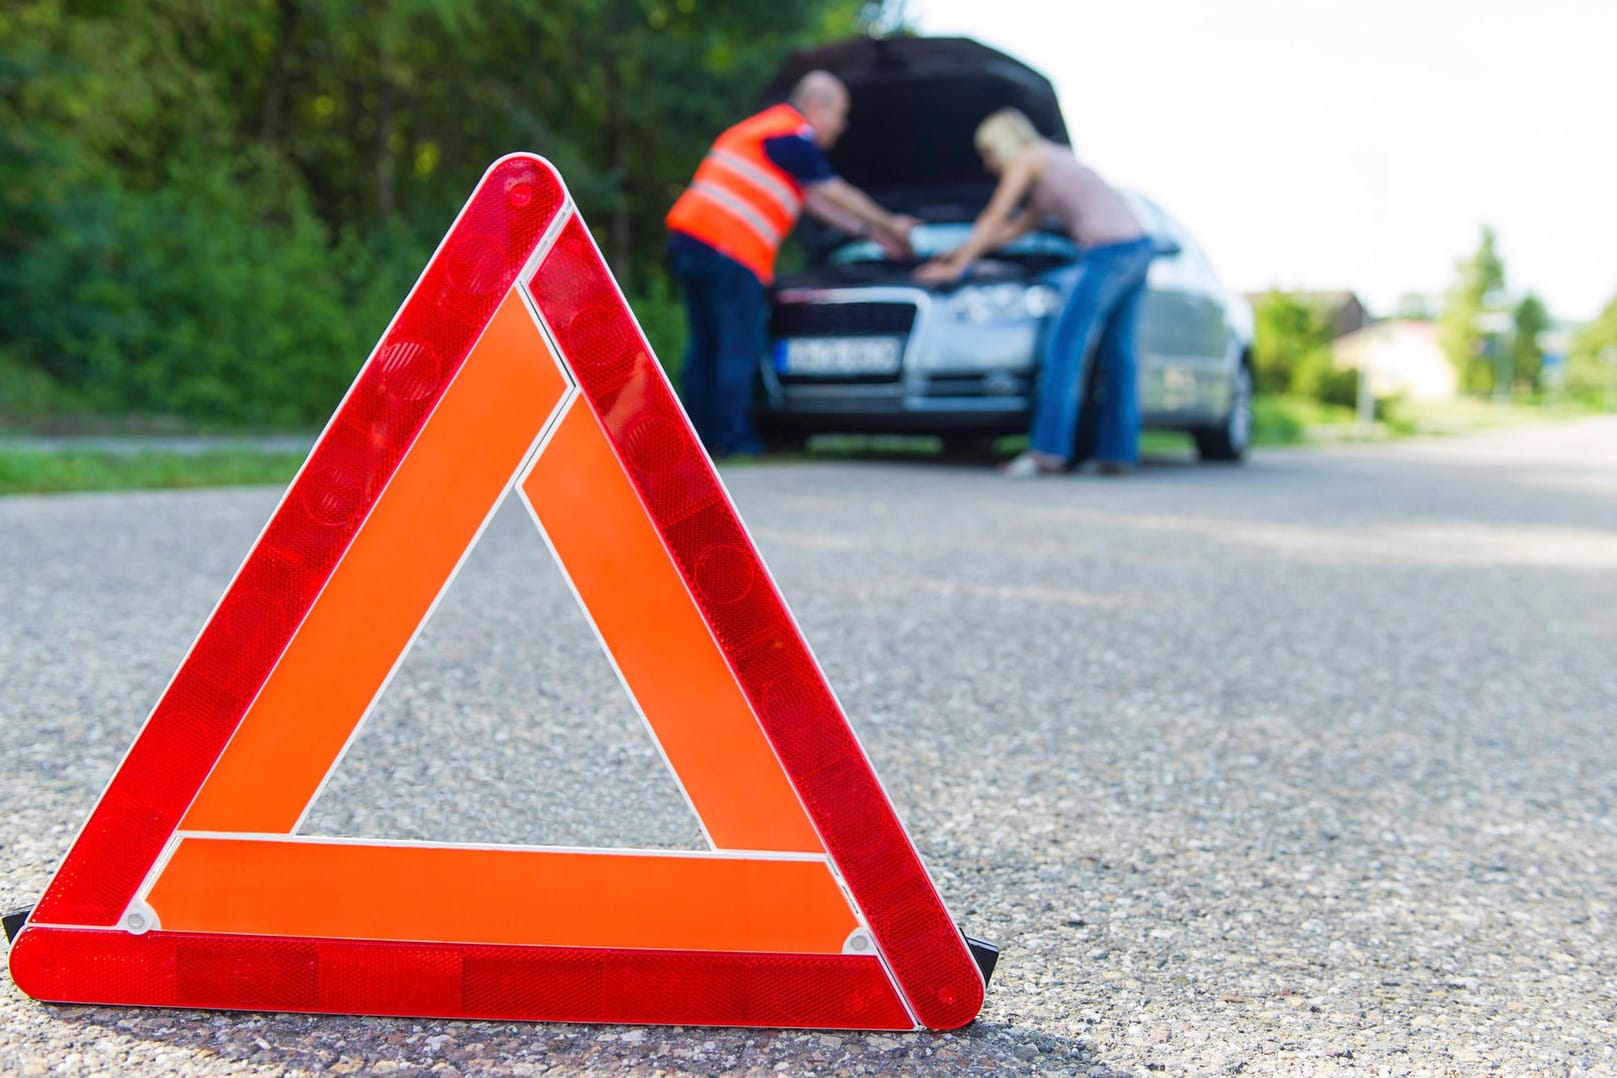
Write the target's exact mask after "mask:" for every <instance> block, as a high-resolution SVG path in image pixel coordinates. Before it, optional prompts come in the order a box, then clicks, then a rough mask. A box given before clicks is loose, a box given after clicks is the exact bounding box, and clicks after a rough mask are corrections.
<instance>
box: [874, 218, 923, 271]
mask: <svg viewBox="0 0 1617 1078" xmlns="http://www.w3.org/2000/svg"><path fill="white" fill-rule="evenodd" d="M920 223H921V221H920V218H918V217H910V216H907V215H905V214H899V213H894V214H888V215H887V218H886V219H885V220H883V221H882V223H881V224H879V225H877V226H876V227H875V228H874V229H872V231H871V237H870V238H871V239H873V240H875V241H876V244H877V246H879V247H880V248H881V250H882V254H883V255H885V256H886V257H888V258H890V259H893V260H895V261H897V260H900V259H902V260H906V261H907V260H909V259H911V258H914V257H915V248H914V247H913V246H912V245H911V244H910V232H911V231H913V230H914V228H915V226H916V225H918V224H920Z"/></svg>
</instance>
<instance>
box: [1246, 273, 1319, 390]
mask: <svg viewBox="0 0 1617 1078" xmlns="http://www.w3.org/2000/svg"><path fill="white" fill-rule="evenodd" d="M1253 319H1254V325H1253V342H1252V364H1253V368H1254V373H1255V375H1256V378H1257V388H1258V391H1259V392H1260V393H1275V394H1279V393H1300V394H1303V395H1308V396H1312V395H1313V393H1314V391H1315V390H1316V389H1317V388H1318V382H1319V380H1320V378H1321V377H1322V376H1323V374H1324V372H1326V371H1328V370H1329V369H1330V368H1331V364H1332V357H1331V323H1330V314H1329V312H1328V311H1326V310H1324V309H1323V307H1322V306H1321V305H1320V304H1317V303H1312V302H1310V301H1308V300H1306V299H1304V298H1302V297H1299V296H1295V295H1291V294H1289V293H1285V292H1280V291H1275V290H1271V291H1270V292H1268V293H1267V294H1266V295H1264V296H1263V297H1262V298H1261V299H1259V301H1258V302H1257V304H1256V305H1255V309H1254V311H1253Z"/></svg>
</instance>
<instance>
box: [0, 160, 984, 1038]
mask: <svg viewBox="0 0 1617 1078" xmlns="http://www.w3.org/2000/svg"><path fill="white" fill-rule="evenodd" d="M508 490H515V491H517V492H518V493H519V496H521V497H522V498H523V499H524V501H525V502H526V504H527V506H528V508H529V510H530V512H531V513H532V514H533V517H534V520H535V523H536V524H537V525H538V526H539V528H540V530H541V532H542V533H543V534H544V536H545V539H546V541H547V542H548V543H549V544H550V545H551V547H552V550H553V551H554V552H555V554H556V556H557V559H558V561H559V562H560V563H561V564H562V565H563V568H564V570H565V571H567V572H568V573H569V574H570V579H571V580H572V582H573V584H574V586H575V590H576V591H577V592H578V594H579V598H580V601H581V602H582V603H583V604H584V606H585V608H586V610H587V612H588V613H589V614H590V616H591V618H592V619H593V622H594V624H595V626H596V628H597V631H598V633H599V634H600V636H601V638H602V642H603V644H604V645H606V646H607V648H608V651H609V653H610V654H611V656H612V658H613V661H614V663H615V664H616V665H617V667H618V669H619V673H620V675H621V676H622V677H623V679H624V682H625V685H626V687H628V688H630V690H631V694H632V695H633V696H634V697H635V700H636V704H637V707H639V708H640V710H641V711H642V714H643V716H644V717H645V718H646V719H647V722H648V725H649V726H650V727H651V728H652V731H653V733H654V734H655V735H656V737H657V738H658V741H659V745H660V747H661V748H662V749H663V751H664V754H665V756H666V757H667V758H668V760H669V763H670V765H671V767H672V768H673V770H674V771H675V773H676V777H677V778H678V779H679V780H680V781H681V783H682V785H683V787H684V788H685V790H686V793H687V796H688V798H689V799H690V801H691V803H692V806H693V808H695V809H696V810H697V811H698V814H699V816H700V818H701V821H702V824H703V828H704V831H705V832H706V833H707V835H708V838H709V841H710V843H711V844H712V846H713V850H712V851H709V852H698V853H691V854H681V853H679V852H675V851H658V852H655V853H652V852H648V851H577V850H553V849H532V848H529V849H516V848H474V847H452V846H443V845H437V846H434V845H430V844H420V843H377V842H357V841H355V842H349V841H347V840H338V839H333V840H323V839H311V838H306V837H303V836H298V835H297V834H296V831H297V826H298V823H299V822H300V821H301V818H302V814H303V813H304V812H306V810H307V806H308V804H309V803H310V802H311V801H312V799H313V797H314V796H315V794H316V793H317V792H318V788H319V784H320V782H322V781H323V780H324V777H325V775H326V774H327V773H329V770H330V769H331V768H332V767H334V766H335V761H336V759H337V758H338V757H339V756H340V755H341V752H342V749H343V746H344V745H345V744H346V743H347V741H348V739H350V738H351V737H352V736H353V732H354V729H355V728H356V727H357V725H358V723H359V722H360V721H361V720H362V718H363V716H364V714H365V712H366V710H367V709H368V707H369V706H370V702H371V701H372V700H373V699H374V696H375V693H376V692H377V691H378V686H379V685H380V683H381V682H382V681H384V680H385V677H386V676H387V673H388V671H390V670H391V669H392V667H393V665H394V664H396V663H397V661H398V660H399V658H400V657H401V656H402V654H403V652H404V651H405V650H407V648H408V646H409V641H410V638H411V637H412V636H413V633H414V632H415V630H416V628H417V627H418V626H419V624H420V622H421V620H422V619H423V618H424V617H425V616H426V613H427V612H428V611H429V610H430V606H431V603H432V601H433V600H434V598H435V596H436V595H437V594H438V593H439V591H440V590H441V588H442V587H444V586H446V584H447V581H448V579H450V578H451V577H452V576H453V574H454V571H455V569H456V567H457V566H458V564H459V561H460V559H461V558H463V557H464V555H465V552H466V550H467V549H469V547H470V544H471V543H472V542H474V541H475V538H476V535H477V533H478V531H479V530H480V528H481V526H482V523H483V522H484V521H486V518H487V516H488V515H489V514H491V513H492V512H493V507H494V506H496V505H497V504H499V500H500V499H501V498H502V497H503V496H504V495H505V493H506V492H507V491H508ZM429 513H430V515H431V517H432V519H433V520H434V521H435V522H437V523H435V525H434V527H432V528H426V529H423V528H421V527H419V526H418V525H419V523H420V521H421V520H422V519H423V517H424V515H425V514H429ZM401 567H403V568H407V569H408V570H409V571H400V570H401ZM626 572H627V573H636V574H639V575H637V576H635V578H634V583H635V587H634V589H632V590H633V593H634V594H633V597H632V599H630V598H626V597H625V593H626V592H627V591H629V590H630V589H627V588H624V587H623V586H621V574H623V573H626ZM659 604H660V605H659ZM648 611H649V612H650V613H649V614H648ZM648 620H650V621H654V622H657V623H658V624H666V625H667V626H668V628H667V629H666V632H665V633H664V635H663V636H662V637H660V638H659V637H657V635H656V634H655V633H653V634H651V635H650V637H648V638H646V639H641V637H642V636H644V635H645V634H643V633H642V632H640V631H639V630H638V628H631V627H633V626H636V625H643V624H644V623H645V622H646V621H648ZM620 629H621V631H620ZM361 630H363V631H361ZM390 634H391V635H390ZM670 669H675V670H678V671H680V672H681V675H682V679H680V680H681V684H680V685H677V686H674V685H671V684H670V682H671V681H673V680H676V679H672V678H670V677H669V676H668V674H669V671H670ZM288 724H291V726H289V725H288ZM435 878H444V879H448V880H449V881H450V885H449V886H445V885H442V884H437V885H435V884H433V883H432V882H431V881H432V880H433V879H435ZM243 881H250V883H249V882H243ZM400 893H408V894H410V895H412V896H414V897H412V898H410V899H407V900H397V901H396V900H395V896H397V895H398V894H400ZM381 894H387V895H388V896H389V897H388V898H387V899H386V900H385V901H382V900H379V899H378V895H381ZM648 895H650V896H651V897H650V898H649V899H648V898H647V897H646V896H648ZM398 902H403V905H402V906H400V905H398ZM384 907H385V908H384ZM10 969H11V973H12V977H13V978H14V979H15V981H16V983H17V984H18V986H19V987H20V988H22V990H23V991H25V992H27V993H28V994H29V995H31V996H33V997H35V998H37V999H42V1000H50V1001H56V1002H74V1003H99V1004H134V1005H152V1006H180V1007H206V1008H225V1009H253V1010H296V1011H313V1012H332V1013H359V1014H378V1015H407V1016H423V1017H426V1016H431V1017H447V1018H475V1019H538V1020H559V1021H561V1020H564V1021H585V1022H628V1023H667V1024H681V1025H685V1024H690V1025H741V1026H788V1027H825V1028H851V1029H916V1028H928V1029H954V1028H958V1027H960V1026H963V1025H965V1024H967V1023H968V1022H970V1021H971V1020H972V1019H973V1018H974V1017H975V1016H976V1015H977V1013H978V1011H979V1009H980V1008H981V1005H982V1000H983V989H984V982H983V978H982V975H981V973H980V972H979V970H978V968H977V966H976V964H975V962H974V961H973V959H972V957H971V954H970V952H969V950H968V948H967V945H966V943H965V940H964V938H963V937H962V935H961V933H960V932H959V930H958V929H957V928H956V926H955V925H954V924H953V922H952V921H951V920H950V918H949V915H948V912H947V910H946V909H945V908H944V905H943V902H942V900H941V899H940V898H939V896H938V894H937V892H936V890H935V888H934V887H933V885H932V882H931V880H930V879H929V878H928V876H927V874H926V870H925V869H924V867H923V866H922V865H921V862H920V859H919V857H918V856H917V854H916V851H915V849H914V847H913V845H912V844H911V843H910V840H909V837H908V835H907V834H906V833H905V831H904V828H903V826H902V825H901V824H900V822H899V821H898V818H897V816H896V815H895V814H894V811H893V808H892V805H891V804H890V803H889V801H888V800H887V797H886V795H885V793H884V792H883V790H882V788H881V786H880V784H879V782H878V781H877V779H876V776H875V773H874V772H873V770H872V768H871V766H870V763H869V761H868V759H867V758H866V756H865V754H864V751H863V750H862V748H861V747H860V745H859V743H858V742H857V740H856V739H855V737H854V735H853V732H852V731H851V729H850V728H849V726H848V723H847V720H846V718H845V717H844V715H843V713H842V711H841V708H840V707H839V705H838V704H837V702H836V700H835V698H834V697H833V695H832V693H831V691H830V688H829V687H828V686H827V684H826V682H825V678H824V676H823V674H822V673H821V671H820V669H819V667H818V665H817V664H816V662H815V660H814V658H813V656H812V655H811V654H810V652H809V649H808V646H807V644H806V643H805V642H804V640H803V638H802V636H801V634H800V633H799V631H798V629H797V627H796V625H795V623H794V622H793V620H792V617H791V614H790V612H789V611H788V610H787V607H786V605H785V603H784V601H783V600H782V599H781V597H780V595H779V593H778V591H777V590H776V588H775V586H774V583H773V581H772V580H771V579H770V577H769V575H768V571H767V570H766V569H765V567H764V565H763V563H762V561H761V559H760V558H759V556H758V553H757V551H756V549H755V547H754V546H753V544H752V541H751V538H750V537H749V536H748V534H747V532H746V529H745V528H744V526H743V525H742V523H741V521H740V519H739V517H738V516H737V514H736V511H735V509H734V507H733V506H732V504H731V502H730V500H729V498H728V496H727V495H726V493H725V491H724V489H723V487H722V486H721V485H720V482H719V479H718V476H717V474H716V473H715V471H714V469H713V466H712V463H711V461H710V460H709V459H708V457H707V455H706V453H705V452H704V451H703V449H702V447H701V445H700V443H699V442H698V441H697V439H696V437H695V436H694V434H693V432H692V430H691V427H690V424H689V422H688V421H687V420H686V418H685V415H684V413H683V411H682V410H681V408H680V405H679V403H678V401H677V399H676V398H675V396H674V394H673V392H672V390H671V389H670V387H669V385H668V382H667V379H666V378H665V376H664V375H663V373H662V370H661V368H660V366H659V365H658V363H657V361H656V359H655V357H654V356H653V355H652V352H651V349H650V347H649V345H648V344H647V343H646V340H645V337H644V336H643V335H642V334H641V332H640V329H639V326H638V325H637V324H636V323H635V321H634V317H633V315H632V314H631V313H630V311H629V308H628V305H627V304H626V303H625V301H624V299H623V297H622V294H621V293H620V292H619V290H618V288H617V285H616V283H615V282H614V281H613V279H612V277H611V274H610V272H609V271H608V269H607V267H606V265H605V263H604V261H603V260H602V258H601V255H600V252H599V251H598V249H597V248H596V246H595V244H594V242H593V240H592V239H591V238H590V234H589V232H588V230H587V229H586V228H585V226H584V223H583V221H582V220H581V219H580V218H579V215H578V213H577V211H576V210H575V209H574V207H573V205H572V203H571V200H570V199H569V197H568V194H567V191H566V188H565V186H564V185H563V183H562V181H561V178H560V177H559V176H558V175H557V174H556V172H555V170H554V169H553V168H552V167H551V166H550V165H549V163H548V162H546V161H544V160H543V159H542V158H539V157H536V156H533V155H529V154H514V155H511V156H508V157H505V158H502V159H501V160H500V161H497V162H496V163H495V164H494V165H493V166H491V167H490V169H489V170H488V172H487V173H486V174H485V176H484V178H483V180H482V182H481V183H479V185H478V187H477V189H476V190H475V191H474V192H473V194H472V197H471V198H470V200H469V201H468V202H467V204H466V206H465V207H464V208H463V209H462V211H461V213H460V215H459V216H458V217H457V218H456V221H455V223H454V224H453V225H452V226H451V228H450V231H449V233H448V234H447V235H446V236H445V238H444V241H443V243H442V244H441V245H440V247H439V249H438V251H437V252H436V254H435V255H434V256H433V258H432V260H431V261H430V262H429V263H428V265H427V267H426V269H425V270H424V271H423V273H422V276H421V278H420V280H419V281H418V282H417V283H416V286H415V288H414V289H413V290H412V292H411V294H410V296H409V297H408V298H407V299H406V300H405V303H404V305H403V307H401V308H400V310H399V312H398V314H397V315H396V316H395V318H394V320H393V322H392V324H391V325H390V326H389V327H388V330H387V331H386V333H384V335H383V337H382V340H381V341H380V343H378V345H377V347H376V350H375V351H374V352H373V353H372V355H371V357H370V359H369V360H368V362H367V363H366V364H365V366H364V367H363V368H362V369H361V370H360V372H359V375H358V376H357V378H356V379H355V382H354V384H353V386H352V387H351V389H350V390H349V392H348V395H347V396H346V397H345V398H344V400H343V402H342V404H341V405H340V406H339V407H338V409H337V411H336V413H335V414H334V415H333V417H332V419H331V422H330V424H329V425H328V426H327V428H326V430H325V431H324V433H323V434H322V435H321V437H320V439H319V440H318V441H317V442H316V444H315V446H314V448H313V450H312V451H311V453H310V455H309V458H308V460H307V461H306V463H305V464H304V466H303V468H302V470H301V471H300V472H299V474H298V476H297V477H296V478H295V479H294V480H293V482H292V484H291V486H290V487H289V488H288V490H287V493H286V495H285V497H284V498H283V499H282V501H281V503H280V505H279V506H278V507H277V509H276V511H275V513H274V515H273V516H272V517H271V519H270V521H269V523H268V525H267V526H266V527H265V529H264V532H263V534H262V535H261V536H260V538H259V540H258V542H257V544H256V545H255V546H254V547H253V549H252V550H251V551H250V552H249V554H248V556H247V559H246V561H245V562H244V563H243V565H242V566H241V568H240V570H238V572H237V575H236V577H235V579H234V580H233V581H232V582H231V584H230V586H229V588H228V589H227V591H226V592H225V595H224V596H223V598H222V599H221V600H220V602H219V605H218V606H217V608H216V609H215V610H214V613H213V615H212V617H211V618H210V619H209V621H208V623H207V624H206V625H205V626H204V628H203V630H202V632H201V634H200V636H199V637H198V639H197V640H196V642H195V644H194V645H193V646H192V648H191V651H190V652H189V654H188V655H187V656H186V658H185V660H184V661H183V663H182V664H181V666H180V669H179V670H178V671H177V673H176V674H175V676H174V678H173V680H172V681H171V682H170V684H169V686H168V688H167V690H166V691H165V692H164V694H163V696H162V699H161V700H160V701H159V703H158V704H157V707H156V708H155V710H154V711H153V712H152V715H151V717H150V718H149V719H148V720H147V722H146V725H145V726H144V727H143V728H142V730H141V731H140V734H139V735H138V736H137V738H136V740H135V743H134V745H133V746H132V747H131V748H130V750H129V753H128V755H127V756H126V757H125V759H124V761H123V763H122V764H121V765H120V767H119V768H118V770H117V772H116V774H115V775H114V776H113V778H112V781H111V783H110V784H109V785H108V787H107V789H106V791H105V792H104V794H103V795H102V797H101V800H100V801H99V803H98V804H97V805H96V807H95V809H94V811H93V812H92V814H91V816H90V818H89V820H88V822H87V823H86V824H85V826H84V828H83V830H82V831H81V832H80V834H79V836H78V838H77V840H76V841H75V842H74V844H73V846H72V848H71V849H70V850H69V852H68V854H67V856H66V858H65V859H64V860H63V862H62V865H61V867H60V868H59V869H58V871H57V873H56V875H55V877H54V878H53V879H52V881H51V883H50V885H49V887H48V888H47V889H46V892H45V894H44V895H43V897H42V898H41V899H40V901H39V903H38V905H37V906H36V907H35V909H34V910H33V912H32V914H31V915H30V917H29V920H28V921H27V923H26V924H25V925H24V927H23V928H22V931H21V932H20V933H19V935H18V936H17V938H16V940H15V942H14V944H13V946H12V948H11V954H10Z"/></svg>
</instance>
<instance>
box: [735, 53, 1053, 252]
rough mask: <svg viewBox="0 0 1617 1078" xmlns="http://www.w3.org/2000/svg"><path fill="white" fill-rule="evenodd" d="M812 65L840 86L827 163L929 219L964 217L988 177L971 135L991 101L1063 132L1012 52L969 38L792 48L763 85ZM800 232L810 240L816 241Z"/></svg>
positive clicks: (771, 89)
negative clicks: (838, 129) (844, 109)
mask: <svg viewBox="0 0 1617 1078" xmlns="http://www.w3.org/2000/svg"><path fill="white" fill-rule="evenodd" d="M816 68H821V69H824V70H826V71H829V72H831V73H832V74H834V75H836V76H837V77H838V78H840V79H841V80H842V81H843V82H844V83H846V84H847V86H848V93H849V96H850V98H851V108H850V110H849V114H848V129H847V130H846V131H844V132H843V134H842V137H841V139H839V140H838V141H837V144H836V145H835V146H833V147H832V148H831V151H830V158H831V163H832V165H833V166H834V167H835V168H836V170H837V171H838V172H839V173H841V174H842V176H843V177H844V178H846V179H847V180H848V182H849V183H852V184H854V185H855V186H857V187H861V188H863V189H864V190H865V191H866V192H868V193H869V194H870V195H872V196H873V197H874V198H876V199H877V200H878V201H879V202H881V203H882V205H883V206H886V207H887V208H888V209H891V210H894V211H897V212H903V213H912V214H914V215H915V216H917V217H921V218H923V219H925V220H932V221H949V220H968V221H969V220H971V219H972V217H974V216H975V215H976V213H977V211H978V210H980V209H981V208H982V207H983V205H984V204H986V202H987V201H988V195H989V194H990V193H991V192H992V191H993V187H994V179H993V177H992V176H990V175H989V173H988V172H987V170H985V169H984V168H983V166H982V161H981V160H980V159H979V158H978V156H977V150H976V147H975V146H974V145H973V144H972V136H973V135H974V134H975V132H976V130H977V125H978V124H979V123H981V122H982V121H983V119H984V118H985V117H987V116H988V115H989V114H990V113H992V112H995V111H997V110H998V109H1002V108H1006V107H1007V106H1009V107H1014V108H1018V109H1021V110H1022V112H1024V113H1026V114H1027V117H1028V119H1029V120H1031V121H1032V122H1033V126H1034V127H1036V128H1037V129H1038V131H1039V133H1040V134H1042V135H1044V136H1045V137H1046V138H1050V139H1053V140H1054V141H1056V142H1061V143H1066V142H1067V126H1066V123H1065V122H1064V121H1063V120H1062V118H1061V107H1060V105H1059V104H1058V103H1057V101H1056V94H1055V88H1054V87H1052V86H1051V85H1050V80H1049V79H1047V78H1045V77H1044V76H1043V75H1041V74H1039V73H1038V72H1037V71H1035V70H1033V69H1032V68H1031V67H1028V66H1027V65H1026V64H1024V63H1022V62H1021V61H1019V60H1015V59H1012V58H1011V57H1009V56H1006V55H1005V54H1004V53H1002V52H999V51H997V50H995V49H991V48H989V47H988V46H986V45H982V44H979V43H978V42H976V41H972V40H971V39H970V38H958V37H956V38H926V37H909V38H855V39H853V40H850V41H843V42H839V43H837V44H834V45H826V46H822V47H820V48H816V49H810V50H807V51H804V52H799V53H795V54H793V55H792V56H791V57H790V58H789V59H788V60H787V61H786V63H785V64H784V65H783V66H782V67H781V69H780V71H779V72H777V73H776V75H775V77H774V79H773V80H772V81H771V82H770V83H769V86H768V87H767V89H766V90H765V92H764V96H765V98H766V99H767V100H768V101H782V100H785V98H786V95H787V94H788V93H790V92H791V88H792V85H793V84H794V83H795V82H796V81H797V80H798V79H799V78H800V77H802V76H803V75H804V74H805V73H807V72H809V71H812V70H814V69H816ZM805 239H809V240H810V243H809V246H810V249H811V250H813V249H814V248H816V247H818V246H821V245H822V244H816V243H815V242H813V237H811V236H805Z"/></svg>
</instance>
